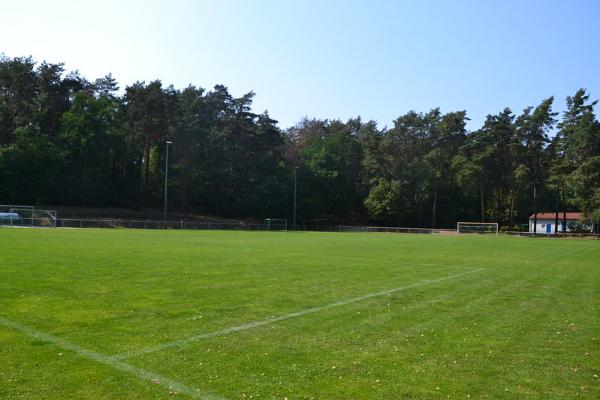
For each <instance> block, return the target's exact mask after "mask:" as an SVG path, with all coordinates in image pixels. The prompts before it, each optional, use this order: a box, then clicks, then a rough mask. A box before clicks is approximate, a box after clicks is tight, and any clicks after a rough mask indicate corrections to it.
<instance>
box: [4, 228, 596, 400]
mask: <svg viewBox="0 0 600 400" xmlns="http://www.w3.org/2000/svg"><path fill="white" fill-rule="evenodd" d="M470 268H483V270H482V271H479V272H475V273H472V274H468V275H462V276H458V277H456V278H453V279H449V280H446V281H439V282H433V283H430V284H427V285H422V286H418V287H413V288H409V289H406V290H403V291H399V292H396V293H393V294H390V295H386V296H383V297H375V298H371V299H367V300H363V301H360V302H356V303H353V304H348V305H344V306H340V307H335V308H330V309H326V310H322V311H321V312H318V313H312V314H307V315H304V316H301V317H298V318H293V319H289V320H285V321H279V322H276V323H272V324H268V325H265V326H260V327H256V328H254V329H248V330H244V331H240V332H236V333H231V334H227V335H219V336H217V337H213V338H209V339H203V340H199V341H195V342H192V343H188V344H185V345H181V346H176V347H173V348H169V349H164V350H160V351H157V352H152V353H148V354H143V355H137V356H133V357H130V358H127V359H125V360H123V361H124V362H126V363H129V364H131V365H133V366H135V367H138V368H143V369H145V370H149V371H152V372H155V373H158V374H161V375H163V376H165V377H168V378H171V379H173V380H176V381H178V382H181V383H183V384H185V385H188V386H190V387H192V388H195V389H198V391H199V393H201V394H211V395H216V396H219V397H220V398H224V399H244V398H245V399H249V398H253V399H284V398H288V399H447V398H452V399H462V398H489V399H513V398H530V399H564V398H578V399H579V398H584V399H598V398H600V378H598V376H599V375H600V242H598V241H593V240H559V239H529V238H510V237H500V238H496V237H468V236H461V237H454V236H430V235H405V234H359V233H341V234H338V233H283V232H272V233H271V232H261V233H250V232H186V231H138V230H66V229H65V230H60V229H59V230H32V229H0V318H4V320H5V321H6V320H9V321H14V322H17V323H19V324H21V325H24V326H28V327H30V328H32V329H35V330H37V331H40V332H43V333H45V334H49V335H53V336H55V337H59V338H61V339H63V340H66V341H68V342H70V343H73V344H76V345H79V346H82V347H84V348H86V349H89V350H91V351H94V352H97V353H100V354H103V355H117V354H122V353H126V352H136V351H137V350H140V349H144V348H147V347H151V346H156V345H160V344H163V343H168V342H171V341H175V340H179V339H185V338H188V337H191V336H195V335H198V334H202V333H206V332H212V331H216V330H219V329H223V328H227V327H231V326H237V325H241V324H245V323H249V322H253V321H260V320H264V319H268V318H271V317H274V316H279V315H285V314H288V313H292V312H296V311H300V310H303V309H306V308H310V307H318V306H322V305H325V304H329V303H334V302H337V301H340V300H344V299H349V298H353V297H358V296H362V295H365V294H368V293H372V292H377V291H381V290H385V289H390V288H397V287H403V286H408V285H411V284H414V283H417V282H423V281H425V280H435V279H438V278H443V277H446V276H452V275H455V274H458V273H461V272H464V271H469V270H470ZM187 397H188V395H186V394H183V393H177V392H176V391H173V390H169V389H168V388H165V387H164V386H162V385H159V384H156V383H152V382H148V381H145V380H142V379H139V378H138V377H136V376H133V375H131V374H128V373H124V372H121V371H119V370H116V369H115V368H112V367H111V366H110V365H106V364H102V363H98V362H95V361H93V360H90V359H88V358H86V357H82V356H81V355H79V354H76V353H75V352H73V351H69V350H65V349H64V348H61V347H60V346H57V345H56V344H53V343H49V342H47V341H45V340H43V339H41V338H35V337H32V336H28V335H26V334H24V332H22V331H19V330H17V329H12V328H10V327H8V326H6V324H4V325H3V324H0V399H41V398H43V399H67V398H77V399H166V398H187Z"/></svg>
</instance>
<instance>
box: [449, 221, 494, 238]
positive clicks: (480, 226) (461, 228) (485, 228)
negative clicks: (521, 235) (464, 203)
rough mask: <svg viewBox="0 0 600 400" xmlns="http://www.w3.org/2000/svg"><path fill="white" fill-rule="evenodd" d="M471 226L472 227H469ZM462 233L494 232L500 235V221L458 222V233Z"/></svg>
mask: <svg viewBox="0 0 600 400" xmlns="http://www.w3.org/2000/svg"><path fill="white" fill-rule="evenodd" d="M469 228H470V229H469ZM461 233H478V234H483V233H493V234H495V235H496V236H498V234H499V231H498V223H497V222H466V221H460V222H457V223H456V234H457V235H460V234H461Z"/></svg>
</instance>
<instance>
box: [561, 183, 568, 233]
mask: <svg viewBox="0 0 600 400" xmlns="http://www.w3.org/2000/svg"><path fill="white" fill-rule="evenodd" d="M562 206H563V233H567V199H566V196H565V188H564V187H563V188H562Z"/></svg>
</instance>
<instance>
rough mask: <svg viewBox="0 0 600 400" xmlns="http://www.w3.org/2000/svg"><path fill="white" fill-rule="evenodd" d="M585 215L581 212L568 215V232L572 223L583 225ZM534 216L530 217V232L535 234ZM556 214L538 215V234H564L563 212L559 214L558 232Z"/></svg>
mask: <svg viewBox="0 0 600 400" xmlns="http://www.w3.org/2000/svg"><path fill="white" fill-rule="evenodd" d="M582 216H583V214H582V213H580V212H568V213H567V226H566V229H567V232H569V231H570V229H569V224H571V223H581V219H582ZM534 217H535V215H534V214H531V216H530V217H529V232H533V221H534ZM556 228H557V226H556V213H553V212H552V213H549V212H543V213H537V229H536V233H557V232H564V231H565V227H564V225H563V213H562V211H561V212H559V213H558V231H557V230H556Z"/></svg>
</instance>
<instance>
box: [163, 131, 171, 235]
mask: <svg viewBox="0 0 600 400" xmlns="http://www.w3.org/2000/svg"><path fill="white" fill-rule="evenodd" d="M166 144H167V146H166V149H165V151H166V156H165V211H164V214H163V222H164V223H165V224H166V222H167V180H168V179H169V146H170V145H172V144H173V142H172V141H170V140H167V142H166Z"/></svg>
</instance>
